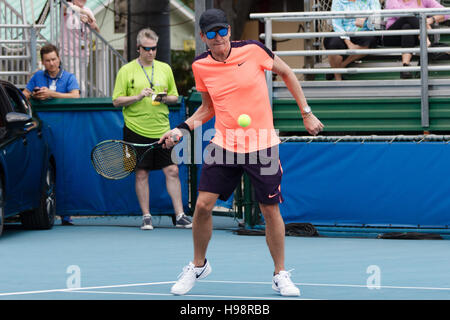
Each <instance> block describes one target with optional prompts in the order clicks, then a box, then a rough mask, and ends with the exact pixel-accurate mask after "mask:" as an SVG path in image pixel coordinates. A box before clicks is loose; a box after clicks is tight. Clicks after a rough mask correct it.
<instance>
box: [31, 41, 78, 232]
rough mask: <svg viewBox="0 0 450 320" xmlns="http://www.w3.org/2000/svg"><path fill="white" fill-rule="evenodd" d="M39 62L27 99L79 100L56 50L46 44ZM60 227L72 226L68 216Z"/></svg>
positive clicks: (75, 82)
mask: <svg viewBox="0 0 450 320" xmlns="http://www.w3.org/2000/svg"><path fill="white" fill-rule="evenodd" d="M40 53H41V61H42V63H43V65H44V67H45V70H39V71H38V72H36V73H35V74H34V75H33V76H32V77H31V79H30V81H29V82H28V84H27V86H26V88H25V89H23V94H24V95H25V97H26V98H27V99H29V98H33V99H38V100H47V99H50V98H79V97H80V88H79V86H78V81H77V79H76V78H75V76H74V75H73V74H71V73H70V72H67V71H66V70H64V69H63V68H62V67H61V60H60V58H59V53H58V48H56V47H55V46H54V45H52V44H47V45H45V46H43V47H42V48H41V51H40ZM61 224H62V225H72V224H73V223H72V219H71V218H70V216H62V217H61Z"/></svg>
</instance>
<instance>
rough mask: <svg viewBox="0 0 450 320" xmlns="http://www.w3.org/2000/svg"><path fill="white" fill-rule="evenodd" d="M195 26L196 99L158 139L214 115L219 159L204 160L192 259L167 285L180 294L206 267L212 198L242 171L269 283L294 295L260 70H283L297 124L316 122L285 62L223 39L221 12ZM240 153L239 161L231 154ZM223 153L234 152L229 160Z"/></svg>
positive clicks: (254, 45) (315, 128) (227, 191)
mask: <svg viewBox="0 0 450 320" xmlns="http://www.w3.org/2000/svg"><path fill="white" fill-rule="evenodd" d="M199 25H200V29H201V32H200V36H201V39H202V41H203V42H205V43H206V45H207V46H208V48H209V50H208V51H207V52H205V53H203V54H201V55H199V56H198V57H196V58H195V60H194V62H193V64H192V69H193V72H194V77H195V83H196V89H197V90H198V91H199V92H201V95H202V104H201V106H200V107H199V108H198V109H197V111H196V112H195V113H194V114H193V115H192V116H191V117H190V118H188V119H187V120H186V122H184V123H182V124H180V125H179V126H178V127H177V128H174V129H172V130H171V131H169V132H167V133H166V134H164V135H163V136H162V137H161V139H160V142H161V143H164V145H165V147H172V146H173V144H174V141H173V138H172V137H173V135H175V136H178V137H182V136H183V134H188V131H187V130H189V131H190V130H194V129H195V127H196V126H200V125H201V124H202V123H205V122H207V121H208V120H210V119H211V118H212V117H214V116H215V129H216V135H215V137H214V138H213V140H212V142H211V144H210V146H211V145H212V146H213V148H211V150H212V151H211V156H212V157H213V158H214V159H219V158H220V157H217V153H223V154H225V158H223V159H226V161H224V162H222V163H220V161H216V162H212V163H211V161H206V158H205V159H204V162H205V163H204V164H203V167H202V172H201V177H200V182H199V187H198V190H199V194H198V199H197V204H196V207H195V212H194V217H193V225H192V232H193V242H194V259H193V260H192V262H190V263H189V264H188V265H187V266H186V267H184V269H183V272H182V273H181V275H180V277H179V279H178V281H177V282H176V283H175V284H174V285H173V286H172V289H171V292H172V293H173V294H176V295H183V294H186V293H188V292H189V291H190V290H191V289H192V287H193V286H194V284H195V282H196V280H198V279H203V278H205V277H206V276H207V275H208V274H209V273H210V272H211V265H210V263H209V261H208V260H207V259H206V251H207V247H208V243H209V241H210V238H211V235H212V209H213V207H214V205H215V203H216V200H217V199H218V198H219V199H221V200H226V199H227V198H228V197H229V196H230V195H231V194H232V193H233V191H234V189H235V188H236V186H237V184H238V183H239V181H240V178H241V175H242V174H243V172H244V171H245V172H246V173H247V174H248V175H249V177H250V179H251V182H252V185H253V187H254V189H255V195H256V198H257V200H258V202H259V206H260V209H261V212H262V214H263V216H264V219H265V223H266V242H267V245H268V247H269V251H270V254H271V256H272V259H273V262H274V267H275V270H274V274H273V282H272V288H273V289H274V290H275V291H277V292H278V293H280V294H281V295H283V296H299V295H300V290H299V289H298V288H297V287H296V286H295V285H294V283H293V282H292V281H291V279H290V273H289V272H288V271H286V269H285V265H284V260H285V256H284V251H285V248H284V237H285V226H284V221H283V218H282V217H281V214H280V210H279V203H280V202H282V201H283V197H282V195H281V190H280V183H281V176H282V169H281V164H280V162H279V159H278V152H276V151H277V150H278V149H277V146H278V144H279V143H280V140H279V138H278V136H277V134H276V131H275V130H274V126H273V117H272V110H271V106H270V101H269V95H268V90H267V85H266V78H265V72H264V71H265V70H272V71H273V72H275V73H276V74H278V75H279V76H281V77H282V79H283V81H284V82H285V83H286V86H287V88H288V89H289V91H290V92H291V93H292V95H293V97H294V98H295V100H296V101H297V104H298V105H299V107H300V111H301V114H302V116H303V123H304V126H305V128H306V130H307V131H308V132H309V133H310V134H312V135H316V134H318V133H319V132H320V131H321V130H322V129H323V124H322V123H321V122H320V121H319V120H318V119H317V118H316V117H315V116H314V115H313V113H312V112H311V109H310V108H309V107H308V103H307V101H306V98H305V96H304V94H303V91H302V89H301V86H300V84H299V82H298V80H297V78H296V76H295V74H294V73H293V72H292V70H291V69H290V68H289V66H288V65H287V64H286V63H284V62H283V61H282V60H281V59H280V58H279V57H277V56H275V55H274V54H273V53H272V52H271V51H270V50H269V49H268V48H266V47H265V46H264V45H263V44H261V43H259V42H257V41H233V42H231V41H230V38H231V35H230V33H231V27H230V25H229V23H228V21H227V17H226V15H225V13H224V12H223V11H221V10H219V9H209V10H207V11H205V12H204V13H203V14H202V15H201V17H200V20H199ZM241 114H248V115H249V116H250V118H251V123H250V125H249V126H247V127H245V128H241V127H240V126H239V125H238V122H237V119H238V117H239V115H241ZM242 136H244V139H242ZM246 137H248V138H250V140H251V141H250V143H245V142H246V141H248V140H249V139H246ZM255 141H257V143H255ZM252 142H253V143H252ZM230 153H232V155H233V156H232V157H230ZM242 154H244V155H245V157H244V158H245V162H242V161H241V162H239V161H236V158H238V157H239V156H240V155H242ZM252 155H256V156H255V157H252ZM266 156H269V157H273V159H272V160H275V161H276V163H277V164H278V165H277V167H276V170H274V172H272V173H271V174H262V171H263V170H262V169H264V168H266V167H267V166H268V164H267V161H263V160H267V159H265V157H266ZM230 159H233V161H232V162H231V163H230V161H229V160H230ZM251 160H253V162H252V161H251ZM272 162H273V161H272Z"/></svg>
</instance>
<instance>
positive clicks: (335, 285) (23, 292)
mask: <svg viewBox="0 0 450 320" xmlns="http://www.w3.org/2000/svg"><path fill="white" fill-rule="evenodd" d="M199 282H205V283H229V284H257V285H270V284H271V282H257V281H232V280H199ZM170 283H175V281H163V282H147V283H132V284H119V285H109V286H95V287H81V288H65V289H50V290H36V291H22V292H4V293H0V297H2V296H3V297H4V296H14V295H28V294H41V293H53V292H71V291H82V290H95V289H108V288H126V287H138V286H152V285H160V284H170ZM295 284H296V285H298V286H316V287H349V288H368V286H367V285H358V284H332V283H295ZM379 288H380V289H406V290H437V291H439V290H440V291H450V288H445V287H443V288H441V287H408V286H380V287H379Z"/></svg>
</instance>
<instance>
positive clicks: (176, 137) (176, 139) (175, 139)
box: [172, 134, 180, 142]
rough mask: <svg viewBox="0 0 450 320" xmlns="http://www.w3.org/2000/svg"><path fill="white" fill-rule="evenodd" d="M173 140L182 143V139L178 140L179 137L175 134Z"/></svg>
mask: <svg viewBox="0 0 450 320" xmlns="http://www.w3.org/2000/svg"><path fill="white" fill-rule="evenodd" d="M172 140H173V141H174V142H178V141H180V139H179V138H178V136H177V135H175V134H174V135H173V136H172Z"/></svg>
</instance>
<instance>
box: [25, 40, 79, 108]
mask: <svg viewBox="0 0 450 320" xmlns="http://www.w3.org/2000/svg"><path fill="white" fill-rule="evenodd" d="M40 53H41V61H42V64H43V65H44V68H45V70H39V71H37V72H36V73H35V74H34V75H33V76H32V77H31V79H30V81H29V82H28V84H27V86H26V88H25V89H24V90H23V94H24V95H25V97H27V99H29V98H33V99H38V100H46V99H49V98H79V97H80V87H79V86H78V81H77V79H76V78H75V76H74V75H73V74H71V73H70V72H67V71H65V70H64V69H63V68H62V67H61V60H60V58H59V53H58V49H57V48H56V47H55V46H54V45H52V44H47V45H45V46H43V47H42V48H41V51H40Z"/></svg>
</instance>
